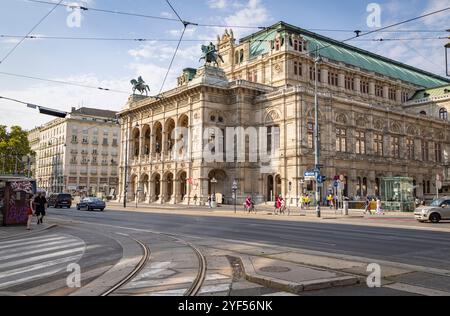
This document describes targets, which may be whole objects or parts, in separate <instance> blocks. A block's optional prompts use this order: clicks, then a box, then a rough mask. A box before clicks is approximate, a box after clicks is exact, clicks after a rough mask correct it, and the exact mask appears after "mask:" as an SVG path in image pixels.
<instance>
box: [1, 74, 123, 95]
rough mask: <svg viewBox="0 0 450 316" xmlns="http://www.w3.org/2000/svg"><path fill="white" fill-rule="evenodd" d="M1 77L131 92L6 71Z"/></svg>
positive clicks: (116, 91)
mask: <svg viewBox="0 0 450 316" xmlns="http://www.w3.org/2000/svg"><path fill="white" fill-rule="evenodd" d="M0 75H5V76H10V77H17V78H25V79H31V80H38V81H45V82H51V83H58V84H64V85H69V86H76V87H81V88H88V89H95V90H101V91H107V92H115V93H122V94H128V95H129V94H130V93H129V92H125V91H121V90H115V89H109V88H104V87H95V86H90V85H85V84H81V83H76V82H70V81H63V80H54V79H46V78H41V77H35V76H28V75H21V74H15V73H10V72H4V71H0Z"/></svg>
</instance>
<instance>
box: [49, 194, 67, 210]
mask: <svg viewBox="0 0 450 316" xmlns="http://www.w3.org/2000/svg"><path fill="white" fill-rule="evenodd" d="M48 206H49V207H54V208H64V207H67V208H71V207H72V195H70V194H66V193H59V194H52V195H50V197H49V198H48Z"/></svg>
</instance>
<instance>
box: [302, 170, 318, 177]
mask: <svg viewBox="0 0 450 316" xmlns="http://www.w3.org/2000/svg"><path fill="white" fill-rule="evenodd" d="M312 177H314V178H315V177H316V172H315V171H311V170H308V171H305V178H312Z"/></svg>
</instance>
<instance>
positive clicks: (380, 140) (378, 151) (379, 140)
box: [373, 134, 384, 157]
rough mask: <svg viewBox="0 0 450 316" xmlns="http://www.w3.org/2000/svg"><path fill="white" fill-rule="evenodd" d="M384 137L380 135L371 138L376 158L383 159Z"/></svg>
mask: <svg viewBox="0 0 450 316" xmlns="http://www.w3.org/2000/svg"><path fill="white" fill-rule="evenodd" d="M383 147H384V136H383V135H381V134H375V136H374V138H373V152H374V154H375V155H376V156H379V157H383V155H384V151H383Z"/></svg>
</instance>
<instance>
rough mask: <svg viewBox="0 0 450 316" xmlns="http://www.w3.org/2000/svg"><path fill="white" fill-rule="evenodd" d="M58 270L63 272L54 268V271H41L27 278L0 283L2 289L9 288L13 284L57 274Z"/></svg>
mask: <svg viewBox="0 0 450 316" xmlns="http://www.w3.org/2000/svg"><path fill="white" fill-rule="evenodd" d="M58 272H61V269H57V270H52V271H49V272H45V273H41V274H39V275H32V276H29V277H25V278H22V279H17V280H14V281H9V282H5V283H2V284H1V285H0V289H2V288H7V287H10V286H12V285H19V284H22V283H26V282H29V281H33V280H37V279H40V278H43V277H47V276H51V275H54V274H56V273H58Z"/></svg>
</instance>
